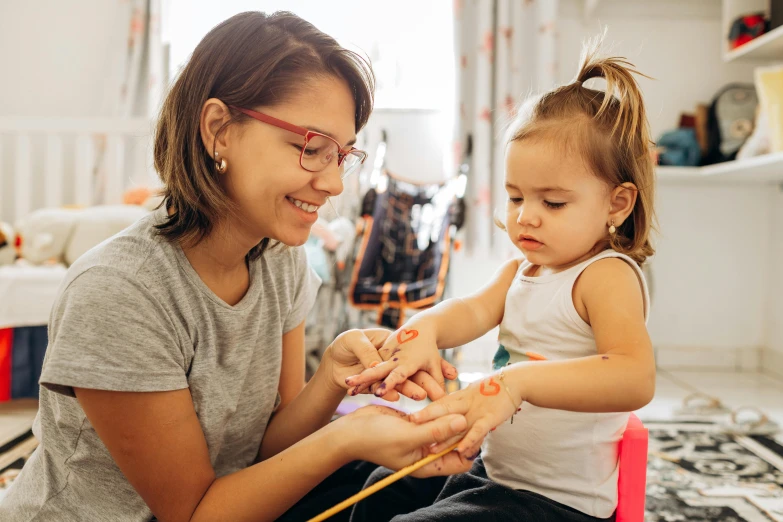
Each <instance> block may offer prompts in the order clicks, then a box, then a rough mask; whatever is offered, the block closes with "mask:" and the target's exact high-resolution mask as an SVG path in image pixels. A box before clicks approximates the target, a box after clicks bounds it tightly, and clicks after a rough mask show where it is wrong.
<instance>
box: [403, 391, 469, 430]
mask: <svg viewBox="0 0 783 522" xmlns="http://www.w3.org/2000/svg"><path fill="white" fill-rule="evenodd" d="M450 413H460V414H465V413H467V407H466V402H465V401H462V400H459V397H455V395H454V394H452V395H448V396H446V397H444V398H442V399H440V400H439V401H437V402H433V403H432V404H430V405H429V406H427V407H426V408H424V409H422V410H420V411H417V412H416V413H414V414H412V415H411V417H410V419H411V421H412V422H415V423H416V424H422V423H424V422H428V421H431V420H433V419H437V418H439V417H443V416H444V415H449V414H450Z"/></svg>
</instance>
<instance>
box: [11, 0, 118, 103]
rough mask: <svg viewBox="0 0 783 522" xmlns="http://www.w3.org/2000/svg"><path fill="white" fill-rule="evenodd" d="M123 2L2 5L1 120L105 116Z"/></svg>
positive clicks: (43, 0)
mask: <svg viewBox="0 0 783 522" xmlns="http://www.w3.org/2000/svg"><path fill="white" fill-rule="evenodd" d="M118 5H119V2H108V1H106V0H79V1H78V2H63V1H61V0H36V1H35V2H0V60H2V64H3V71H4V74H3V81H2V82H0V117H2V116H53V117H57V116H62V117H90V116H105V115H106V114H104V113H102V110H103V105H102V104H103V101H104V85H105V83H104V80H105V78H106V76H107V71H108V70H110V69H111V67H112V56H111V51H112V50H114V49H116V47H113V46H111V45H109V43H110V42H114V41H115V39H116V38H117V37H121V35H119V34H118V32H117V31H116V30H115V25H114V24H113V22H114V21H115V20H116V17H117V16H120V14H121V11H120V10H119V9H118V7H117V6H118Z"/></svg>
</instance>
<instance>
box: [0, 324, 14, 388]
mask: <svg viewBox="0 0 783 522" xmlns="http://www.w3.org/2000/svg"><path fill="white" fill-rule="evenodd" d="M13 348H14V329H13V328H0V402H2V401H9V400H11V353H12V352H13Z"/></svg>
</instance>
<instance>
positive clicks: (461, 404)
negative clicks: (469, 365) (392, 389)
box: [410, 373, 522, 459]
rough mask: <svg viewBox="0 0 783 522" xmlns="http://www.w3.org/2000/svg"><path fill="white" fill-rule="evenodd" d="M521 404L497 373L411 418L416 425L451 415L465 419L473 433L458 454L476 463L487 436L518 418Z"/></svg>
mask: <svg viewBox="0 0 783 522" xmlns="http://www.w3.org/2000/svg"><path fill="white" fill-rule="evenodd" d="M512 394H513V396H512ZM521 403H522V398H521V397H517V392H516V391H515V390H514V388H513V387H508V388H507V387H506V386H504V384H503V382H501V378H500V376H499V374H497V373H496V374H493V375H490V376H489V377H487V378H485V379H483V380H481V381H480V382H474V383H473V384H471V385H470V386H468V387H467V388H465V389H464V390H460V391H456V392H454V393H452V394H450V395H447V396H446V397H444V398H442V399H440V400H438V401H437V402H433V403H432V404H430V405H429V406H427V407H426V408H424V409H423V410H421V411H419V412H416V413H414V414H412V415H411V416H410V417H411V420H412V421H413V422H415V423H426V422H430V421H431V420H432V419H437V418H439V417H441V416H443V415H447V414H453V413H457V414H461V415H464V416H465V418H466V419H467V421H468V427H469V431H468V434H467V435H465V437H464V438H463V439H462V441H461V442H460V444H459V446H457V451H458V452H459V453H460V454H461V455H463V456H465V457H466V458H468V459H473V458H475V456H476V455H477V454H478V452H479V449H480V448H481V443H482V442H483V441H484V437H486V436H487V433H489V432H490V431H492V430H493V429H494V428H495V427H497V426H499V425H500V424H502V423H503V422H505V421H506V420H507V419H508V418H510V417H511V416H512V415H514V414H515V413H516V412H517V410H518V409H519V405H520V404H521ZM454 442H456V439H452V440H448V441H445V442H444V443H442V444H438V445H437V446H435V447H434V448H432V451H433V452H434V453H437V452H438V451H441V450H443V449H445V448H447V447H448V446H449V444H453V443H454Z"/></svg>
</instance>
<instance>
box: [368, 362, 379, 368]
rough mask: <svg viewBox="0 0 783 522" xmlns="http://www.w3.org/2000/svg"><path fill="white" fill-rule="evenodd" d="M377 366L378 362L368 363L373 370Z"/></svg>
mask: <svg viewBox="0 0 783 522" xmlns="http://www.w3.org/2000/svg"><path fill="white" fill-rule="evenodd" d="M379 364H381V363H380V361H373V362H371V363H370V368H375V367H376V366H378V365H379Z"/></svg>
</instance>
